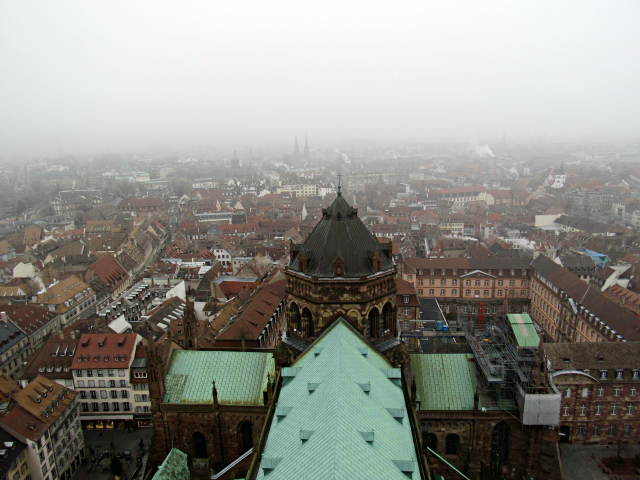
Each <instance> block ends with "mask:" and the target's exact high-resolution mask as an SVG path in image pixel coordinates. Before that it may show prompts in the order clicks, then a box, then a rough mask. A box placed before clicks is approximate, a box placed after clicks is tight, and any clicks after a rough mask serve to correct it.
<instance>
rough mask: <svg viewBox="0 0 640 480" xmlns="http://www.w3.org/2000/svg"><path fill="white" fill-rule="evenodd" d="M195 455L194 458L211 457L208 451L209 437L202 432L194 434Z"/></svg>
mask: <svg viewBox="0 0 640 480" xmlns="http://www.w3.org/2000/svg"><path fill="white" fill-rule="evenodd" d="M192 438H193V456H194V458H209V454H208V453H207V439H206V438H204V435H203V434H202V433H200V432H195V433H194V434H193V437H192Z"/></svg>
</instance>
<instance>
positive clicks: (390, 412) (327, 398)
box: [257, 318, 420, 480]
mask: <svg viewBox="0 0 640 480" xmlns="http://www.w3.org/2000/svg"><path fill="white" fill-rule="evenodd" d="M314 347H322V350H319V348H314ZM363 348H366V349H367V355H366V356H365V355H363V354H362V352H361V350H362V349H363ZM318 351H319V353H318ZM316 353H318V354H317V355H316ZM293 366H294V367H297V368H299V370H297V372H296V375H295V377H292V378H291V379H290V380H289V381H288V383H287V384H286V385H283V386H282V389H281V392H280V397H279V400H278V408H279V409H282V408H283V407H284V408H286V409H287V410H286V415H284V416H282V415H281V416H278V415H276V416H275V417H274V419H273V421H272V423H271V426H270V430H269V435H268V437H267V442H266V445H265V448H264V452H263V454H262V464H261V466H260V470H259V472H258V477H257V478H258V479H264V478H266V479H267V480H271V479H273V480H276V479H287V480H288V479H292V478H322V479H342V478H349V479H367V480H369V479H371V478H384V479H394V478H397V479H405V480H406V479H407V478H414V479H417V478H419V475H420V473H419V467H418V463H417V459H416V453H415V446H414V443H413V437H412V434H411V426H410V423H409V418H408V416H407V415H408V412H407V408H406V405H405V400H404V395H403V392H402V388H401V387H399V386H398V385H396V384H394V381H393V378H390V377H395V374H396V373H397V372H398V371H397V370H395V369H393V368H391V365H390V364H389V363H388V361H387V360H386V359H385V358H384V357H383V356H382V355H380V354H379V353H378V352H377V351H376V350H375V349H374V348H372V347H371V346H370V345H369V343H368V342H367V341H366V340H364V339H363V338H362V336H361V335H360V334H359V333H357V332H356V331H355V330H354V328H353V327H352V326H351V325H349V324H348V323H347V322H346V321H345V320H344V319H342V318H340V319H338V320H337V321H336V322H335V323H334V324H333V325H332V326H331V327H330V328H329V329H328V330H327V331H325V332H324V333H323V334H322V336H320V337H319V338H318V340H316V342H315V345H313V346H311V347H310V348H309V349H307V351H306V352H305V353H304V354H303V355H301V356H300V357H299V358H298V359H297V360H296V362H295V363H294V365H293ZM310 384H313V385H314V386H315V389H314V390H313V391H310V390H309V385H310ZM363 385H366V386H367V388H366V389H363V388H362V386H363ZM366 390H368V391H366ZM281 412H282V413H285V412H284V411H282V410H281Z"/></svg>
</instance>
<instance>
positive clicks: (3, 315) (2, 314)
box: [0, 312, 7, 323]
mask: <svg viewBox="0 0 640 480" xmlns="http://www.w3.org/2000/svg"><path fill="white" fill-rule="evenodd" d="M0 320H2V323H7V314H6V312H0Z"/></svg>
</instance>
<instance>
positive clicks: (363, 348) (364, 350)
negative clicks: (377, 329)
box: [358, 347, 369, 357]
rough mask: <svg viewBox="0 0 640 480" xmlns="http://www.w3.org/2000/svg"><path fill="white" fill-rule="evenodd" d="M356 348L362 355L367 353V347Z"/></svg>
mask: <svg viewBox="0 0 640 480" xmlns="http://www.w3.org/2000/svg"><path fill="white" fill-rule="evenodd" d="M358 350H360V353H361V354H362V356H363V357H366V356H367V354H368V353H369V349H368V348H367V347H362V348H358Z"/></svg>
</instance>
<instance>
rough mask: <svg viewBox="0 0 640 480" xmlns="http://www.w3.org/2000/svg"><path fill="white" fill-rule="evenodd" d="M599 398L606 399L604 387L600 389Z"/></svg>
mask: <svg viewBox="0 0 640 480" xmlns="http://www.w3.org/2000/svg"><path fill="white" fill-rule="evenodd" d="M598 396H599V397H604V387H598Z"/></svg>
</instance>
